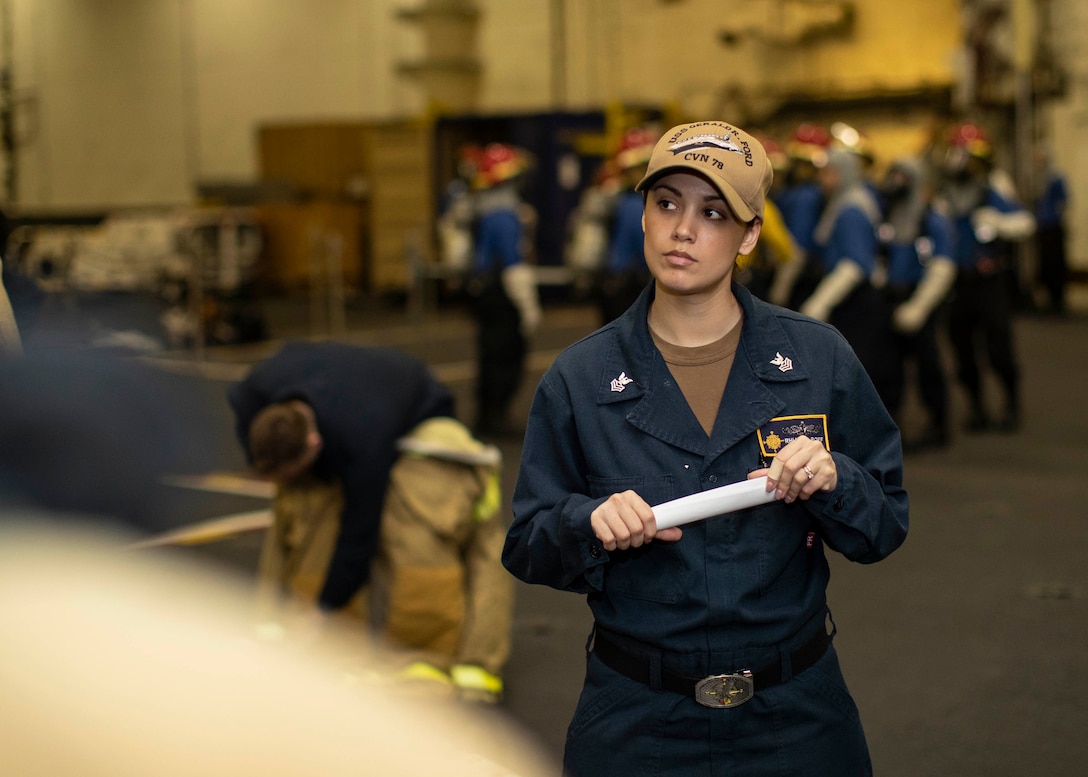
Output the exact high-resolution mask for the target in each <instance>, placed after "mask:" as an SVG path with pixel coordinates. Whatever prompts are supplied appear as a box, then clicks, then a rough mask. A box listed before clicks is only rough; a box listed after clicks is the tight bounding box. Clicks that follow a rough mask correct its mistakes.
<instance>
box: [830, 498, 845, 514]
mask: <svg viewBox="0 0 1088 777" xmlns="http://www.w3.org/2000/svg"><path fill="white" fill-rule="evenodd" d="M833 506H834V508H835V512H837V513H841V512H842V508H843V506H844V500H843V498H842V496H839V497H836V499H835V504H834V505H833Z"/></svg>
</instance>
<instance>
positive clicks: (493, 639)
mask: <svg viewBox="0 0 1088 777" xmlns="http://www.w3.org/2000/svg"><path fill="white" fill-rule="evenodd" d="M436 420H437V421H441V422H444V423H443V424H439V425H436V424H435V423H434V422H428V424H430V426H429V427H428V424H423V425H421V427H419V428H417V430H415V431H414V432H413V434H412V435H410V436H409V437H410V438H416V439H424V440H427V439H428V434H427V431H428V429H429V430H431V431H434V430H438V431H440V432H441V434H440V442H441V445H439V446H438V447H435V446H427V447H426V448H425V449H426V450H428V451H429V452H428V453H418V452H402V453H401V455H400V458H399V459H398V461H397V463H396V465H395V466H394V468H393V471H392V473H391V475H390V480H389V487H388V491H387V492H386V499H385V509H384V512H383V514H382V525H381V531H380V548H379V551H378V556H377V558H375V559H374V562H373V564H372V571H371V584H370V585H369V586H367V587H366V588H364V589H363V590H361V591H360V592H359V593H357V594H356V595H355V597H354V598H353V599H352V600H351V602H349V604H348V606H347V607H346V608H345V611H344V612H343V613H342V615H343V616H347V617H351V618H355V619H358V620H360V621H361V625H365V626H366V627H367V628H368V629H370V630H372V631H373V633H374V635H375V636H376V637H377V638H378V639H379V640H380V641H381V642H384V643H387V646H388V647H391V648H393V649H394V650H396V651H398V652H403V653H404V654H405V657H406V659H408V660H411V661H425V662H427V663H429V664H432V665H434V666H436V667H438V668H440V669H442V670H444V671H449V669H450V667H451V666H453V665H456V664H470V665H474V666H479V667H482V668H483V669H485V670H486V671H488V672H490V673H491V674H494V675H496V676H499V677H501V676H502V670H503V667H504V666H505V664H506V661H507V659H508V657H509V654H510V642H511V621H512V612H513V596H514V583H513V578H512V577H511V576H510V575H509V573H507V571H506V570H505V569H504V568H503V566H502V561H501V553H502V547H503V542H504V540H505V536H506V528H507V527H506V526H505V522H504V521H503V520H502V512H501V510H500V509H499V508H500V507H501V493H500V492H499V491H498V489H499V482H500V481H499V478H500V477H501V463H488V464H480V463H469V462H471V460H472V454H473V451H472V450H467V447H468V446H469V441H471V443H472V444H474V445H475V446H481V444H480V443H478V442H476V441H474V440H471V438H470V437H469V435H468V433H467V430H464V429H463V427H461V425H460V424H457V426H458V427H460V429H457V430H455V431H456V433H455V434H454V435H453V441H454V442H455V445H454V447H455V448H460V450H450V451H449V452H450V453H451V454H452V455H453V456H454V457H455V458H454V459H450V458H445V457H444V452H443V451H442V450H440V448H441V447H442V446H447V447H448V445H449V444H450V442H451V436H450V434H449V432H450V427H449V424H451V423H454V424H456V422H454V421H452V419H436ZM425 427H426V428H425ZM419 432H422V433H421V434H419ZM429 437H430V439H431V441H433V440H434V438H435V436H434V435H433V434H432V435H430V436H429ZM461 454H467V459H468V462H466V460H464V459H463V458H462V459H458V458H457V457H458V456H460V455H461ZM496 497H499V498H496ZM485 504H490V505H492V506H493V508H494V509H492V510H491V511H490V512H489V513H488V512H486V511H485V514H484V515H480V512H481V510H480V508H481V506H484V505H485ZM341 507H342V495H341V488H340V485H339V484H331V485H330V484H327V483H322V482H318V481H315V480H306V481H301V482H297V483H293V484H291V485H290V486H287V487H283V488H281V489H280V490H279V492H278V494H277V496H276V499H275V503H274V506H273V512H274V515H275V520H274V523H273V526H272V527H271V528H270V530H269V532H268V534H267V536H266V539H265V543H264V547H263V549H262V553H261V560H260V567H259V574H258V577H259V588H260V590H261V599H262V604H263V606H265V607H266V608H267V607H268V606H269V605H270V603H272V602H275V603H276V605H277V606H279V607H283V606H286V607H287V608H288V610H290V609H291V608H294V607H299V606H301V607H307V606H309V607H312V606H313V603H314V601H315V600H316V599H317V597H318V595H319V594H320V592H321V586H322V585H323V583H324V580H325V572H326V570H327V569H328V565H329V561H330V559H331V557H332V552H333V548H334V546H335V543H336V538H337V534H338V532H339V525H340V511H341Z"/></svg>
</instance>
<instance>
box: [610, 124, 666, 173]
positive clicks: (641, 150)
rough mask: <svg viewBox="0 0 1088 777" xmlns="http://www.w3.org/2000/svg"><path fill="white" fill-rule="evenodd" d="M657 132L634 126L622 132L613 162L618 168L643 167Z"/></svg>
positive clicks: (647, 160) (652, 147)
mask: <svg viewBox="0 0 1088 777" xmlns="http://www.w3.org/2000/svg"><path fill="white" fill-rule="evenodd" d="M657 137H658V136H657V134H656V133H654V132H651V131H650V130H648V129H646V128H645V127H634V128H633V129H629V130H627V131H626V132H625V133H623V138H622V139H621V140H620V147H619V148H618V149H617V150H616V156H615V164H616V167H617V168H618V169H620V170H631V169H633V168H636V167H644V166H645V165H646V164H647V163H648V162H649V161H650V155H651V154H652V153H653V151H654V146H655V145H656V144H657Z"/></svg>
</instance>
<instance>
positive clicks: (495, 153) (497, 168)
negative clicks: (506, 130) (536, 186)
mask: <svg viewBox="0 0 1088 777" xmlns="http://www.w3.org/2000/svg"><path fill="white" fill-rule="evenodd" d="M475 164H476V177H475V179H474V181H473V184H474V185H475V187H476V188H477V189H489V188H491V187H492V186H495V185H497V184H500V183H502V182H503V181H509V180H511V179H513V178H516V177H518V176H519V175H521V174H522V173H524V172H525V171H526V169H528V167H529V159H528V156H527V155H526V154H525V152H524V151H522V150H521V149H519V148H516V147H514V146H508V145H506V144H505V143H489V144H487V146H485V147H484V149H483V151H480V152H479V153H478V154H476V158H475Z"/></svg>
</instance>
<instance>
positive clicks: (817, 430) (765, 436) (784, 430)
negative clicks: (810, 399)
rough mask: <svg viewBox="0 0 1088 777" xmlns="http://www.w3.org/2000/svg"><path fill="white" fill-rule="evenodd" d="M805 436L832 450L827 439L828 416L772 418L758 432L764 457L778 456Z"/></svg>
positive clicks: (757, 435)
mask: <svg viewBox="0 0 1088 777" xmlns="http://www.w3.org/2000/svg"><path fill="white" fill-rule="evenodd" d="M802 435H804V436H805V437H808V438H809V439H810V440H816V441H817V442H819V443H821V444H822V445H823V446H824V447H825V448H827V449H828V450H831V444H830V443H829V442H828V439H827V416H826V415H785V416H781V417H779V418H772V419H771V420H770V421H768V422H767V423H765V424H763V426H761V427H759V429H758V430H757V431H756V437H758V438H759V449H760V450H761V451H762V452H763V456H764V457H772V456H776V455H777V454H778V452H779V451H780V450H782V449H783V448H785V447H786V446H787V445H789V444H790V443H791V442H793V441H794V440H796V439H797V438H798V437H801V436H802Z"/></svg>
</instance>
